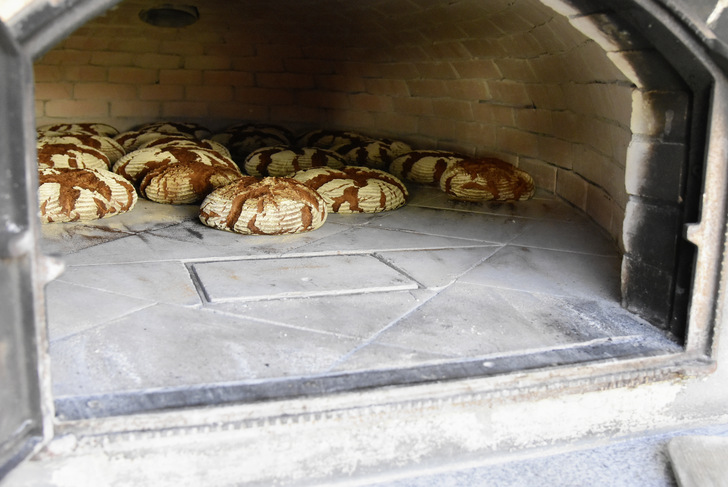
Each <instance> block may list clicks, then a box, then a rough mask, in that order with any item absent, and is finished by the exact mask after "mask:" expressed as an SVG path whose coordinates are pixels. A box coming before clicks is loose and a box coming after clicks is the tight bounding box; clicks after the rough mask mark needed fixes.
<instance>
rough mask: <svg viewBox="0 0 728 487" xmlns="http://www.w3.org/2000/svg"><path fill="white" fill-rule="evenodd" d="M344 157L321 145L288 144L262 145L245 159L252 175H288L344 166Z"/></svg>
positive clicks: (246, 166)
mask: <svg viewBox="0 0 728 487" xmlns="http://www.w3.org/2000/svg"><path fill="white" fill-rule="evenodd" d="M345 165H346V162H345V161H344V158H343V157H342V156H340V155H339V154H337V153H336V152H332V151H330V150H327V149H321V148H319V147H302V148H300V149H297V148H294V147H288V146H274V147H262V148H260V149H256V150H254V151H253V152H251V153H250V155H248V157H247V158H246V159H245V172H247V173H248V174H250V175H251V176H277V177H283V176H288V175H289V174H292V173H294V172H296V171H301V170H304V169H311V168H312V167H324V166H328V167H333V168H340V167H344V166H345Z"/></svg>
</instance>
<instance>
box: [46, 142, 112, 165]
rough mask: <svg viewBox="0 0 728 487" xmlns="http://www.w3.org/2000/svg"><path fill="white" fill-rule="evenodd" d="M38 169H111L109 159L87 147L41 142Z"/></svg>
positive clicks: (96, 150) (98, 151)
mask: <svg viewBox="0 0 728 487" xmlns="http://www.w3.org/2000/svg"><path fill="white" fill-rule="evenodd" d="M37 150H38V167H69V168H73V169H107V170H108V169H109V165H110V164H109V158H108V156H107V155H106V154H104V153H103V152H101V151H100V150H98V149H95V148H93V147H90V146H87V145H79V144H75V143H63V142H43V141H41V142H39V143H38V144H37Z"/></svg>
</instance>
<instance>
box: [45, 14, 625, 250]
mask: <svg viewBox="0 0 728 487" xmlns="http://www.w3.org/2000/svg"><path fill="white" fill-rule="evenodd" d="M156 3H158V2H156V1H151V0H126V1H124V2H122V3H120V4H119V5H118V6H117V7H115V8H114V9H112V10H111V11H109V12H107V13H106V14H105V15H103V16H101V17H99V18H97V19H95V20H93V21H91V22H89V23H87V24H86V25H84V26H82V27H81V28H79V29H78V30H77V31H76V32H75V33H74V34H72V35H71V36H70V37H68V38H67V39H66V40H64V41H63V42H61V43H60V44H59V45H58V46H57V47H56V48H55V49H53V50H52V51H50V52H48V53H47V54H46V55H45V56H43V57H42V58H41V59H39V60H37V62H36V65H35V75H36V102H37V109H36V115H37V121H38V123H39V124H42V123H51V122H56V121H61V120H63V121H74V120H76V121H81V120H83V121H102V122H106V123H110V124H112V125H114V126H116V127H117V128H119V129H120V130H125V129H128V128H131V127H132V126H134V125H136V124H139V123H142V122H147V121H152V120H162V119H169V120H186V121H196V122H199V123H203V124H205V125H207V126H209V127H210V128H211V129H213V130H215V129H219V128H222V127H224V126H226V125H229V124H232V123H235V122H239V121H261V122H274V123H278V124H282V125H285V126H287V127H289V128H291V129H293V130H303V129H306V128H315V127H330V128H347V129H352V130H358V131H361V132H365V133H368V134H371V135H382V136H389V137H395V138H399V139H402V140H405V141H408V142H410V143H411V144H412V145H414V146H416V147H421V148H446V149H454V150H458V151H461V152H465V153H468V154H476V155H496V156H499V157H502V158H504V159H506V160H508V161H510V162H512V163H514V164H516V165H518V166H521V167H523V168H524V169H526V170H528V171H529V172H530V173H531V174H533V175H534V177H535V179H536V181H537V184H538V186H539V187H541V188H544V189H546V190H548V191H551V192H555V193H557V194H558V195H560V196H561V197H563V198H564V199H566V200H568V201H569V202H570V203H572V204H574V205H575V206H577V207H579V208H581V209H582V210H584V211H585V212H586V213H587V214H588V215H590V216H591V217H592V218H593V219H594V220H596V221H597V222H598V223H599V224H600V225H601V226H602V227H604V228H605V229H606V230H607V231H608V232H609V233H610V234H611V235H612V236H613V237H614V238H615V240H617V241H619V242H620V244H621V240H622V222H623V219H624V214H625V208H626V207H627V202H628V195H627V191H626V186H625V164H626V160H627V152H628V147H629V146H630V142H631V140H632V130H631V125H632V124H634V123H635V122H634V121H633V120H632V104H633V96H634V95H633V93H634V92H635V90H637V88H635V80H634V79H632V78H630V72H629V69H626V68H625V66H626V67H627V68H629V66H630V65H629V62H625V60H624V59H622V58H610V56H612V55H614V54H615V53H616V54H619V52H620V48H619V46H616V47H615V46H614V45H606V41H604V39H607V40H609V38H608V37H605V36H604V35H602V36H601V37H602V38H603V39H602V41H603V42H595V41H593V40H591V39H590V38H589V37H597V38H599V31H598V29H595V28H594V27H595V25H597V24H595V22H594V21H593V19H591V20H587V21H584V20H583V19H576V18H571V19H569V18H567V16H568V15H572V17H573V12H569V11H566V12H564V11H561V12H556V11H554V10H553V9H552V8H550V7H553V8H555V9H557V10H559V9H561V10H564V8H565V7H564V6H563V5H562V4H561V3H560V2H558V1H551V2H547V3H549V4H552V5H550V7H547V6H545V5H543V4H542V3H540V2H539V1H537V0H515V1H514V0H488V1H482V0H462V1H460V2H443V3H442V4H437V3H436V2H432V1H426V0H395V1H388V2H381V1H377V2H372V1H363V2H353V1H349V0H276V1H270V2H240V3H235V2H229V1H224V0H208V1H205V2H197V6H198V8H199V11H200V17H201V18H200V21H199V22H197V23H196V24H194V25H192V26H189V27H186V28H182V29H170V28H155V27H151V26H149V25H146V24H144V23H142V22H141V21H140V20H139V19H138V13H139V11H140V10H142V9H144V8H148V7H149V6H150V5H152V4H156ZM567 3H568V2H567ZM576 27H578V29H577V28H576ZM581 31H585V32H586V33H587V35H588V36H589V37H587V35H584V34H583V33H582V32H581ZM620 62H621V63H622V66H621V69H618V68H617V66H615V63H617V64H619V63H620ZM624 72H626V73H627V74H624Z"/></svg>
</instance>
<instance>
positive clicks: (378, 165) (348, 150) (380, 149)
mask: <svg viewBox="0 0 728 487" xmlns="http://www.w3.org/2000/svg"><path fill="white" fill-rule="evenodd" d="M331 150H332V151H334V152H337V153H338V154H341V155H342V156H344V158H345V159H346V162H347V164H349V165H353V166H365V167H371V168H374V169H382V170H386V169H387V168H388V167H389V165H390V164H391V163H392V161H393V160H394V159H396V158H397V157H398V156H400V155H402V154H404V153H407V152H410V151H411V150H412V148H411V147H410V146H409V145H407V144H405V143H404V142H401V141H397V140H391V139H363V140H355V141H352V142H350V143H348V144H341V145H335V146H333V147H331Z"/></svg>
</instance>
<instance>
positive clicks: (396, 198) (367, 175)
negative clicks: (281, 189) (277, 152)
mask: <svg viewBox="0 0 728 487" xmlns="http://www.w3.org/2000/svg"><path fill="white" fill-rule="evenodd" d="M292 177H293V179H295V180H297V181H301V182H302V183H304V184H306V185H307V186H308V187H310V188H311V189H314V190H316V191H317V192H318V193H319V194H320V195H321V197H322V198H323V199H324V201H325V202H326V208H327V209H328V210H329V211H330V212H333V213H377V212H380V211H388V210H394V209H396V208H399V207H400V206H402V205H404V204H405V203H406V202H407V199H408V198H409V193H408V191H407V188H406V187H405V185H404V184H402V181H400V180H399V179H397V178H395V177H394V176H392V175H391V174H388V173H386V172H384V171H380V170H378V169H372V168H368V167H357V166H348V167H345V168H343V169H333V168H329V167H321V168H315V169H308V170H306V171H300V172H297V173H296V174H294V175H293V176H292Z"/></svg>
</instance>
